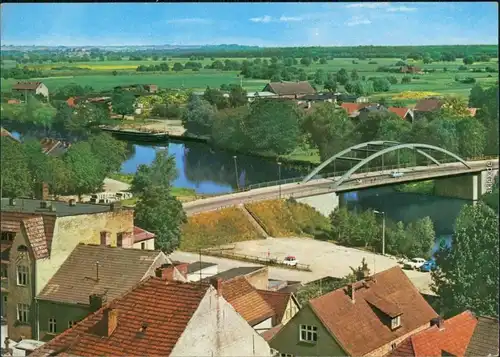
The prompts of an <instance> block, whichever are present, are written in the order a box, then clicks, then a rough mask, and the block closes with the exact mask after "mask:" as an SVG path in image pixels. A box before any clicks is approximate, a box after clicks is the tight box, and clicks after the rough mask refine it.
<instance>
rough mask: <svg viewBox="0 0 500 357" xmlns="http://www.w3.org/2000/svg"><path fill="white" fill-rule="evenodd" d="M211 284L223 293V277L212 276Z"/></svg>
mask: <svg viewBox="0 0 500 357" xmlns="http://www.w3.org/2000/svg"><path fill="white" fill-rule="evenodd" d="M210 284H212V286H213V287H214V288H215V290H217V293H218V294H219V295H222V279H221V278H212V279H210Z"/></svg>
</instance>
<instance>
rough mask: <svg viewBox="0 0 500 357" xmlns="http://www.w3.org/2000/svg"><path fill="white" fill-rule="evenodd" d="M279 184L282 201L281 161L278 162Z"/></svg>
mask: <svg viewBox="0 0 500 357" xmlns="http://www.w3.org/2000/svg"><path fill="white" fill-rule="evenodd" d="M278 184H279V186H278V187H279V198H280V200H281V161H278Z"/></svg>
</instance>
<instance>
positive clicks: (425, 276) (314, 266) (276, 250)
mask: <svg viewBox="0 0 500 357" xmlns="http://www.w3.org/2000/svg"><path fill="white" fill-rule="evenodd" d="M234 252H235V253H239V254H246V255H254V256H260V257H267V254H268V252H269V255H270V256H271V257H276V258H277V259H283V258H284V257H285V256H287V255H289V254H291V255H294V256H296V257H297V259H298V260H299V262H301V263H303V264H309V265H310V267H311V270H312V271H311V272H304V271H295V270H290V269H283V268H276V267H269V278H270V279H277V280H295V281H301V282H303V283H306V282H309V281H313V280H317V279H320V278H322V277H325V276H333V277H338V278H341V277H344V276H346V275H347V274H349V273H350V272H351V270H350V268H349V267H351V266H352V267H354V268H356V267H358V266H359V265H360V264H361V261H362V260H363V258H365V259H366V262H367V264H368V267H369V268H370V270H371V272H372V273H374V272H380V271H382V270H386V269H388V268H391V267H393V266H396V265H397V261H396V260H395V259H392V258H389V257H385V256H382V255H380V254H374V253H370V252H366V251H363V250H360V249H355V248H348V247H343V246H339V245H336V244H333V243H329V242H323V241H318V240H314V239H311V238H268V239H262V240H254V241H247V242H239V243H236V244H235V249H234ZM171 258H172V259H173V260H179V261H184V262H188V263H192V262H196V261H199V259H200V258H199V254H195V253H186V252H181V251H176V252H174V253H173V254H172V255H171ZM202 260H203V261H207V262H212V263H216V264H218V266H219V272H221V271H225V270H229V269H231V268H235V267H240V266H257V265H258V264H253V263H247V262H242V261H237V260H231V259H225V258H218V257H211V256H202ZM405 272H406V275H407V276H408V277H409V278H410V280H411V281H412V282H413V284H414V285H415V286H416V287H417V288H418V289H419V291H420V292H422V293H430V283H431V278H430V274H429V273H421V272H418V271H407V270H405Z"/></svg>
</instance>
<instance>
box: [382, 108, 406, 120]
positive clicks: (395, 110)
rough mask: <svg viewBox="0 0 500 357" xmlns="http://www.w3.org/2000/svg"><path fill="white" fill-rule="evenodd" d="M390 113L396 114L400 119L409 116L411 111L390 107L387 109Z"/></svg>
mask: <svg viewBox="0 0 500 357" xmlns="http://www.w3.org/2000/svg"><path fill="white" fill-rule="evenodd" d="M387 110H389V111H390V112H392V113H394V114H396V115H397V116H398V117H400V118H403V119H404V118H405V117H406V115H407V114H408V112H409V110H410V109H408V108H404V107H403V108H399V107H389V108H387Z"/></svg>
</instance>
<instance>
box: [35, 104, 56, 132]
mask: <svg viewBox="0 0 500 357" xmlns="http://www.w3.org/2000/svg"><path fill="white" fill-rule="evenodd" d="M56 113H57V110H56V109H54V108H52V107H51V106H48V105H44V106H42V107H40V108H37V109H35V110H34V111H33V123H34V124H35V125H39V126H41V127H43V128H44V130H45V131H47V130H49V129H50V128H51V127H52V123H53V121H54V117H55V116H56Z"/></svg>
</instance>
